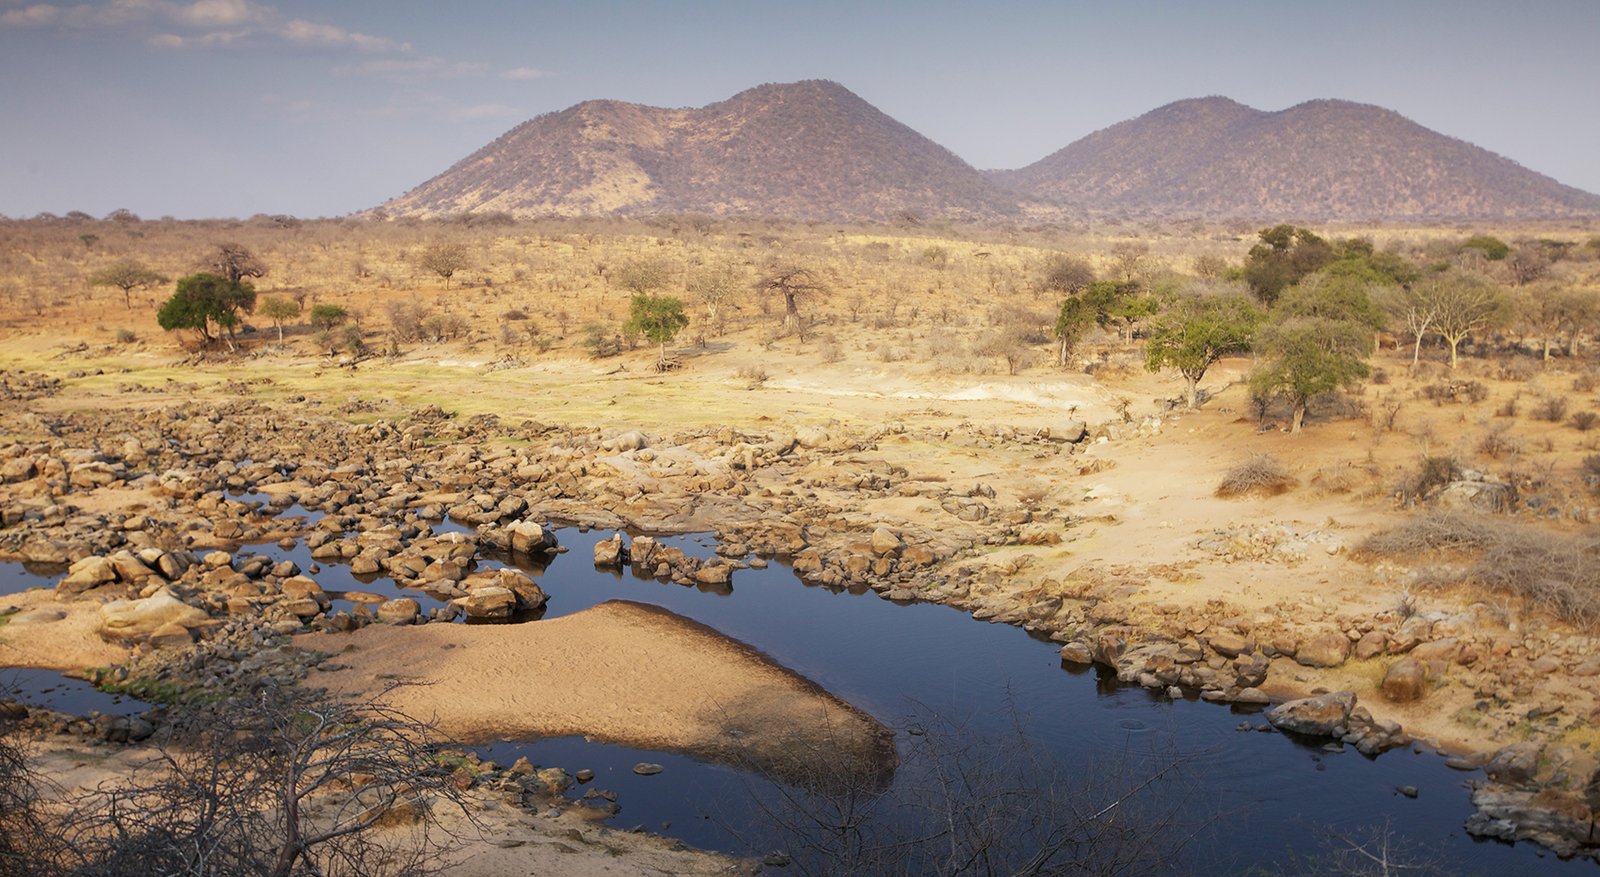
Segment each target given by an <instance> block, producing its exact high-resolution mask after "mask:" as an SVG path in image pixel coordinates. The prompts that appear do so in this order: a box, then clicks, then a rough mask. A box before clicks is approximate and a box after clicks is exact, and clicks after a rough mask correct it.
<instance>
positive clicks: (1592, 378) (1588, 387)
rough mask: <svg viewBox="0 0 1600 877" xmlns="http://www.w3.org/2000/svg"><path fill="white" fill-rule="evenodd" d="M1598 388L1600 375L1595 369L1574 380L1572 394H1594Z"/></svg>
mask: <svg viewBox="0 0 1600 877" xmlns="http://www.w3.org/2000/svg"><path fill="white" fill-rule="evenodd" d="M1597 386H1600V374H1597V373H1596V372H1595V371H1594V370H1593V369H1590V370H1589V371H1586V372H1584V373H1583V374H1580V375H1578V376H1577V377H1575V378H1573V379H1572V392H1574V393H1593V392H1594V391H1595V387H1597Z"/></svg>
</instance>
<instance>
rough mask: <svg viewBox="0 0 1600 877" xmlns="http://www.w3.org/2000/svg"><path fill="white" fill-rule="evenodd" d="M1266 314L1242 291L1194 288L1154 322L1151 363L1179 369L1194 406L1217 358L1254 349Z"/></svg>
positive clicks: (1149, 346)
mask: <svg viewBox="0 0 1600 877" xmlns="http://www.w3.org/2000/svg"><path fill="white" fill-rule="evenodd" d="M1261 320H1262V313H1261V311H1260V310H1259V309H1258V308H1256V306H1255V305H1253V304H1251V302H1250V300H1249V299H1247V298H1246V297H1245V296H1243V295H1240V294H1237V293H1224V294H1221V295H1207V294H1197V293H1188V294H1185V295H1183V296H1182V297H1181V298H1179V299H1178V301H1177V303H1176V304H1175V305H1174V306H1173V307H1172V309H1171V310H1169V311H1167V313H1165V314H1163V315H1161V316H1160V317H1158V318H1157V319H1156V321H1155V322H1154V323H1153V324H1152V326H1151V329H1150V340H1149V343H1148V344H1147V346H1146V347H1145V363H1144V364H1145V368H1147V369H1149V370H1150V371H1152V372H1154V371H1160V370H1161V369H1163V368H1172V369H1176V370H1177V372H1178V373H1179V374H1180V375H1182V376H1183V379H1184V382H1185V385H1186V386H1185V396H1186V398H1187V401H1188V405H1189V407H1190V408H1195V407H1197V405H1198V404H1199V387H1200V380H1201V379H1202V378H1204V377H1205V374H1206V371H1207V370H1208V369H1209V368H1211V366H1212V365H1213V364H1214V363H1216V362H1217V360H1219V359H1221V358H1223V357H1224V356H1228V355H1230V354H1234V353H1242V352H1244V351H1246V350H1248V349H1250V343H1251V340H1252V339H1253V338H1254V337H1255V332H1256V327H1257V326H1259V325H1260V324H1261Z"/></svg>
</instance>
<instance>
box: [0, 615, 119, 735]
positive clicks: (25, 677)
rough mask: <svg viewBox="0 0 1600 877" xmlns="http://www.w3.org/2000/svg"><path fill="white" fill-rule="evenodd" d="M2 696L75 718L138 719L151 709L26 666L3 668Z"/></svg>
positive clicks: (0, 674) (0, 676)
mask: <svg viewBox="0 0 1600 877" xmlns="http://www.w3.org/2000/svg"><path fill="white" fill-rule="evenodd" d="M0 629H3V628H0ZM0 696H3V697H6V698H14V699H16V700H18V701H20V702H22V703H25V704H28V705H29V706H37V707H46V708H48V709H53V710H55V711H57V712H62V713H66V714H68V715H74V716H84V715H88V714H89V713H91V712H98V713H104V714H105V715H108V716H136V715H139V714H140V713H142V712H144V711H146V710H148V709H150V704H148V703H145V702H144V701H141V700H135V699H134V698H131V697H124V696H122V695H118V694H106V693H105V692H103V691H100V690H99V689H97V688H95V687H94V686H93V685H90V684H89V683H87V682H85V681H83V680H82V679H74V678H72V677H70V676H65V675H63V674H62V673H61V671H59V670H34V669H30V668H25V667H0Z"/></svg>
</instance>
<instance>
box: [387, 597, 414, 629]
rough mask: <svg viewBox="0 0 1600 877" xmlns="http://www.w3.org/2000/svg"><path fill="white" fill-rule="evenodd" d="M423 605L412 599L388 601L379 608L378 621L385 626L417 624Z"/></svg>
mask: <svg viewBox="0 0 1600 877" xmlns="http://www.w3.org/2000/svg"><path fill="white" fill-rule="evenodd" d="M421 614H422V604H420V603H418V602H417V601H416V600H413V599H411V598H410V597H401V598H399V599H397V600H388V601H385V602H384V603H383V604H381V605H380V606H378V620H379V621H381V622H383V623H384V624H416V623H417V616H419V615H421Z"/></svg>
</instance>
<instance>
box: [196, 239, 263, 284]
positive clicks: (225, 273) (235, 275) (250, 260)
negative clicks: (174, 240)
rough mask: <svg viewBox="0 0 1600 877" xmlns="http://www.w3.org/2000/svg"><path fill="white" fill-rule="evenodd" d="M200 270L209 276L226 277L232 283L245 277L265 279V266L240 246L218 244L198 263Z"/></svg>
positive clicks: (254, 255) (253, 254)
mask: <svg viewBox="0 0 1600 877" xmlns="http://www.w3.org/2000/svg"><path fill="white" fill-rule="evenodd" d="M200 268H201V269H202V270H204V271H206V272H208V273H210V274H216V275H218V276H220V277H226V278H228V279H229V280H231V281H233V282H234V283H238V282H239V281H241V280H243V279H245V278H246V277H265V276H266V274H267V267H266V265H264V264H262V262H261V260H260V259H258V258H256V254H255V253H252V252H250V250H249V249H247V248H245V247H244V246H243V245H242V244H232V243H229V244H218V245H217V249H216V252H214V253H212V254H211V256H210V257H209V258H207V259H205V260H203V261H202V262H201V263H200Z"/></svg>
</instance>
